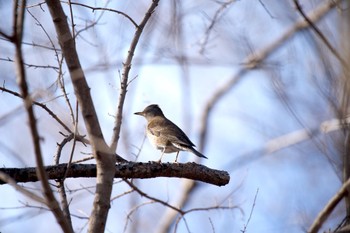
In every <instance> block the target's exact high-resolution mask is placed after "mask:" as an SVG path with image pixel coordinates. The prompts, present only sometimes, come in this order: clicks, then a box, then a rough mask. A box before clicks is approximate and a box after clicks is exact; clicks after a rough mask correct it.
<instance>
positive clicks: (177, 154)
mask: <svg viewBox="0 0 350 233" xmlns="http://www.w3.org/2000/svg"><path fill="white" fill-rule="evenodd" d="M179 153H180V151H178V152H177V153H176V158H175V163H177V157H178V156H179Z"/></svg>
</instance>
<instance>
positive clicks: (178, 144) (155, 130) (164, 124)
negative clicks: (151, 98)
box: [135, 104, 207, 163]
mask: <svg viewBox="0 0 350 233" xmlns="http://www.w3.org/2000/svg"><path fill="white" fill-rule="evenodd" d="M135 114H136V115H141V116H143V117H145V118H146V120H147V123H148V124H147V129H146V132H147V137H148V139H149V140H150V142H151V144H152V145H153V146H155V147H156V148H157V149H158V150H161V151H162V155H161V157H160V159H159V161H158V162H161V160H162V158H163V155H164V153H173V152H177V154H176V159H175V163H177V157H178V155H179V152H180V151H190V152H192V153H193V154H195V155H197V156H198V157H202V158H206V159H207V157H205V156H204V155H203V154H201V153H200V152H198V151H197V150H196V149H194V148H193V147H194V146H195V145H194V144H193V143H192V142H191V141H190V139H189V138H188V137H187V136H186V134H185V133H184V132H183V131H182V130H181V129H180V128H179V127H178V126H177V125H175V124H174V123H173V122H171V121H170V120H168V119H167V118H166V117H165V116H164V114H163V112H162V110H161V109H160V108H159V106H158V105H156V104H151V105H149V106H148V107H146V108H145V109H144V110H143V111H142V112H135Z"/></svg>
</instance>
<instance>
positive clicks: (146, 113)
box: [134, 104, 164, 120]
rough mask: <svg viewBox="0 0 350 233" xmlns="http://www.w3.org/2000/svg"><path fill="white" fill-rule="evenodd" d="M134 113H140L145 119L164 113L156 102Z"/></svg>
mask: <svg viewBox="0 0 350 233" xmlns="http://www.w3.org/2000/svg"><path fill="white" fill-rule="evenodd" d="M134 114H136V115H140V116H143V117H145V118H146V119H147V120H149V119H151V118H153V117H156V116H163V117H164V114H163V112H162V110H161V109H160V108H159V106H158V105H157V104H151V105H149V106H147V107H146V108H145V109H144V110H143V111H142V112H135V113H134Z"/></svg>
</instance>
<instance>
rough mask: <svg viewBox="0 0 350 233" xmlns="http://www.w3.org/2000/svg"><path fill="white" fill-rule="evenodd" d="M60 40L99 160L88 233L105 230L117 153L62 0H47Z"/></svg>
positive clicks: (94, 151) (97, 161) (95, 153)
mask: <svg viewBox="0 0 350 233" xmlns="http://www.w3.org/2000/svg"><path fill="white" fill-rule="evenodd" d="M46 4H47V6H48V8H49V11H50V14H51V17H52V20H53V23H54V25H55V29H56V33H57V36H58V41H59V44H60V46H61V49H62V52H63V56H64V58H65V60H66V64H67V66H68V70H69V74H70V77H71V80H72V84H73V87H74V92H75V95H76V97H77V100H78V102H79V105H80V109H81V112H82V116H83V119H84V122H85V126H86V129H87V133H88V136H89V139H90V142H91V147H92V152H93V155H94V157H95V159H96V168H97V174H96V177H97V179H96V183H97V184H96V192H95V199H94V205H93V209H92V213H91V216H90V221H89V230H88V232H103V231H104V229H105V226H106V221H107V215H108V210H109V208H110V197H111V192H112V185H113V178H114V173H115V166H114V165H115V159H116V158H115V156H114V153H113V151H112V150H110V148H109V147H108V145H107V144H106V142H105V140H104V137H103V134H102V130H101V127H100V124H99V122H98V119H97V114H96V110H95V107H94V104H93V101H92V98H91V95H90V88H89V86H88V84H87V82H86V78H85V75H84V72H83V69H82V67H81V64H80V60H79V57H78V53H77V51H76V47H75V42H74V38H73V36H72V34H71V32H70V30H69V26H68V22H67V17H66V15H65V13H64V11H63V9H62V6H61V3H60V1H59V0H46Z"/></svg>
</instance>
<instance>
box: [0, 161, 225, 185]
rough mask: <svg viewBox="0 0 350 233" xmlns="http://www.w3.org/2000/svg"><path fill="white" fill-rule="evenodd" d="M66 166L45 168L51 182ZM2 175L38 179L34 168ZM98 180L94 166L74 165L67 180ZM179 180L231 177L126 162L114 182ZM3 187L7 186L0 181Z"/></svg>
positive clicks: (190, 166) (185, 166) (191, 167)
mask: <svg viewBox="0 0 350 233" xmlns="http://www.w3.org/2000/svg"><path fill="white" fill-rule="evenodd" d="M66 169H67V164H65V163H64V164H59V165H57V166H47V167H45V170H46V173H47V176H48V179H53V180H59V179H63V178H64V175H65V172H66ZM0 172H3V173H6V174H7V175H9V176H11V177H12V178H13V179H14V180H15V181H16V182H35V181H38V177H37V175H36V173H35V168H34V167H27V168H0ZM91 177H96V165H95V164H72V165H71V167H70V168H69V171H68V172H67V176H66V178H91ZM155 177H177V178H186V179H193V180H197V181H202V182H205V183H209V184H213V185H217V186H223V185H226V184H228V183H229V181H230V175H229V174H228V172H226V171H219V170H215V169H211V168H208V167H206V166H203V165H200V164H196V163H157V162H148V163H137V162H126V163H121V164H117V165H116V171H115V175H114V178H127V179H128V178H140V179H148V178H155ZM0 184H4V182H2V181H0Z"/></svg>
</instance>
